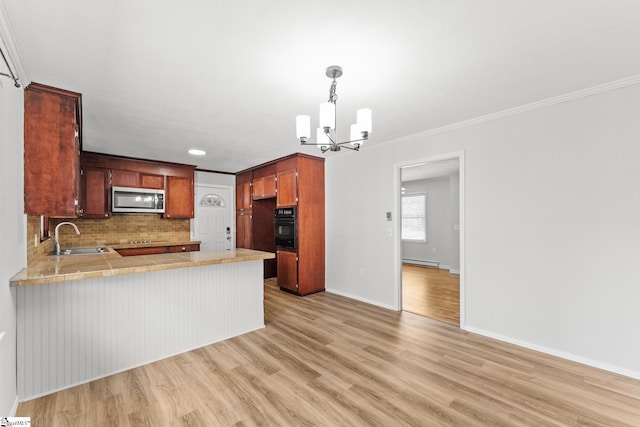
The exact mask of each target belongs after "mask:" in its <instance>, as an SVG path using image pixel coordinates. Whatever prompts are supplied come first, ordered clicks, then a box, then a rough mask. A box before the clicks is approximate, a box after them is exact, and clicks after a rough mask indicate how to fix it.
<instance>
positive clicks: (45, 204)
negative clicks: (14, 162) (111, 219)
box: [24, 83, 82, 218]
mask: <svg viewBox="0 0 640 427" xmlns="http://www.w3.org/2000/svg"><path fill="white" fill-rule="evenodd" d="M81 99H82V96H81V95H80V94H79V93H75V92H70V91H67V90H62V89H57V88H53V87H50V86H45V85H41V84H38V83H31V84H30V85H29V86H27V88H26V89H25V91H24V212H25V213H27V214H33V215H47V216H52V217H58V218H73V217H77V216H78V209H79V196H80V150H81V148H82V102H81Z"/></svg>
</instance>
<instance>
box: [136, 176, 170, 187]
mask: <svg viewBox="0 0 640 427" xmlns="http://www.w3.org/2000/svg"><path fill="white" fill-rule="evenodd" d="M140 187H142V188H153V189H155V190H162V189H163V188H164V176H162V175H151V174H147V173H141V174H140Z"/></svg>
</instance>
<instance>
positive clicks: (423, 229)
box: [402, 193, 427, 242]
mask: <svg viewBox="0 0 640 427" xmlns="http://www.w3.org/2000/svg"><path fill="white" fill-rule="evenodd" d="M426 209H427V195H426V194H425V193H414V194H405V195H403V196H402V240H413V241H419V242H425V241H426V240H427V225H426V219H425V216H426V215H425V212H426Z"/></svg>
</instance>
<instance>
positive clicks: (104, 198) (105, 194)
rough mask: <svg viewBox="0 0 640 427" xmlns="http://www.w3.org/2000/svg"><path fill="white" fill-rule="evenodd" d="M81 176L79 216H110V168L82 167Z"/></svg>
mask: <svg viewBox="0 0 640 427" xmlns="http://www.w3.org/2000/svg"><path fill="white" fill-rule="evenodd" d="M81 177H82V180H81V183H82V185H81V188H82V198H81V199H80V200H81V202H80V205H81V206H80V211H79V216H81V217H83V218H109V217H111V170H109V169H103V168H94V167H83V168H82V171H81Z"/></svg>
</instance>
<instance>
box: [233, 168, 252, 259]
mask: <svg viewBox="0 0 640 427" xmlns="http://www.w3.org/2000/svg"><path fill="white" fill-rule="evenodd" d="M252 179H253V173H252V172H251V171H248V172H245V173H241V174H238V175H236V247H237V248H245V249H253V233H252V221H253V214H252V212H251V208H252V206H253V205H252V203H251V181H252Z"/></svg>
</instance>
